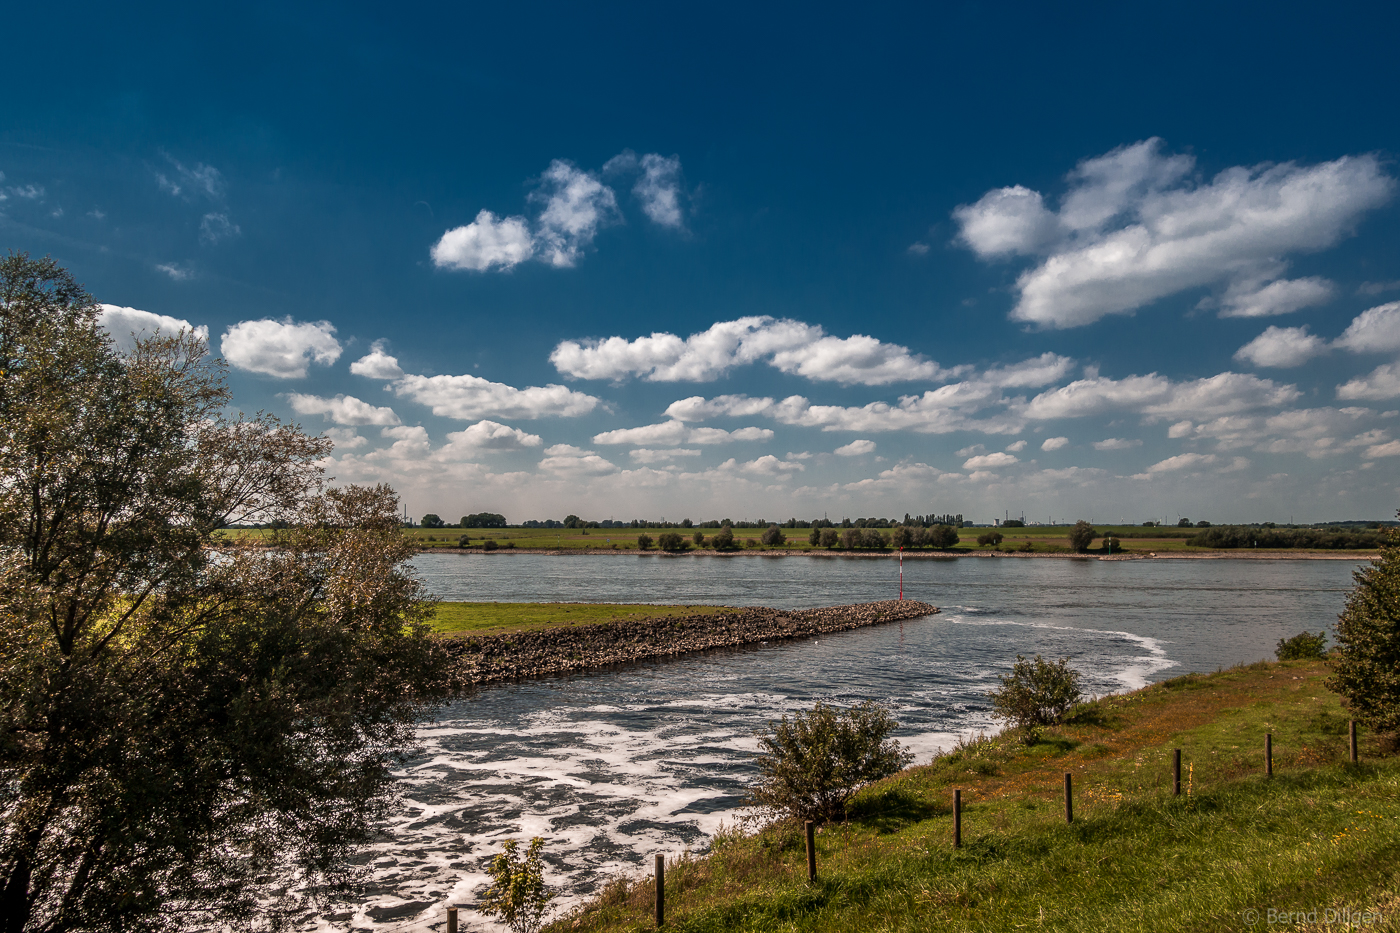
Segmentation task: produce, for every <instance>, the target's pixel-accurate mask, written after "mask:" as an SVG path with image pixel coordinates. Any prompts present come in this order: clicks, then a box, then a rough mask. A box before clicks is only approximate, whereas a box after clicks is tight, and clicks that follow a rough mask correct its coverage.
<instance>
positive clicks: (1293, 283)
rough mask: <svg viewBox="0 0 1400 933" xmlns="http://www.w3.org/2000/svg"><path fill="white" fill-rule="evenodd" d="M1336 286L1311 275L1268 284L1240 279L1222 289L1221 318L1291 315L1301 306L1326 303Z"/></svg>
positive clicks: (1307, 306)
mask: <svg viewBox="0 0 1400 933" xmlns="http://www.w3.org/2000/svg"><path fill="white" fill-rule="evenodd" d="M1334 292H1335V288H1334V286H1333V284H1332V283H1331V282H1329V281H1328V280H1327V279H1324V278H1321V277H1319V276H1312V277H1310V278H1306V279H1278V280H1277V281H1274V282H1270V283H1268V284H1267V285H1261V284H1260V282H1259V281H1258V280H1251V279H1243V280H1240V281H1237V282H1234V283H1232V284H1231V285H1230V287H1229V288H1227V289H1226V290H1225V296H1224V297H1223V298H1222V299H1221V301H1220V305H1221V309H1220V316H1221V317H1269V316H1270V315H1274V314H1291V313H1293V312H1294V311H1299V310H1301V309H1303V308H1311V307H1312V306H1314V305H1321V304H1326V303H1327V302H1329V301H1331V300H1332V295H1333V293H1334Z"/></svg>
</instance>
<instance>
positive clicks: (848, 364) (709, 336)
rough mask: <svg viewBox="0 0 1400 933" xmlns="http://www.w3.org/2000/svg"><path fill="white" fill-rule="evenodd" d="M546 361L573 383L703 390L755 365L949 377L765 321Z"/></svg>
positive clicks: (593, 344)
mask: <svg viewBox="0 0 1400 933" xmlns="http://www.w3.org/2000/svg"><path fill="white" fill-rule="evenodd" d="M549 360H550V362H551V363H553V364H554V366H555V368H556V369H558V370H559V371H560V372H561V373H564V374H565V375H567V376H573V377H574V378H577V379H622V378H624V377H626V376H638V377H640V378H642V379H645V380H648V381H651V382H678V381H689V382H708V381H711V380H714V379H717V378H719V377H720V376H722V375H724V374H725V373H726V372H728V371H729V370H730V369H732V368H734V367H735V366H741V365H746V364H749V363H755V362H759V361H764V362H767V363H768V364H769V365H770V366H773V367H774V368H776V369H779V370H781V371H783V372H785V373H792V374H795V375H800V376H804V377H806V378H808V379H813V380H819V381H829V382H839V383H842V384H845V385H850V384H856V383H858V384H861V385H886V384H888V383H891V382H908V381H915V380H933V379H937V378H939V377H940V376H943V375H946V374H948V371H945V370H943V369H942V368H941V367H940V366H939V365H938V364H937V363H935V362H933V361H932V360H927V359H924V358H923V357H921V356H917V355H915V354H913V353H911V352H910V351H909V350H908V349H907V348H906V347H902V346H899V345H897V344H889V343H884V342H882V341H880V340H878V339H876V338H874V337H868V336H865V335H860V334H857V335H855V336H852V337H846V338H839V337H831V336H828V335H827V334H826V333H825V332H824V331H823V330H822V328H821V327H818V326H815V325H810V324H804V323H802V322H800V321H794V320H790V319H776V318H772V317H768V316H755V317H744V318H739V319H737V320H733V321H721V322H719V323H716V324H714V325H712V326H711V327H710V328H709V329H708V330H705V331H702V332H700V333H696V334H691V335H690V336H689V337H685V338H681V337H679V336H677V335H675V334H670V333H664V332H658V333H653V334H651V335H650V336H647V337H638V338H636V339H634V340H628V339H626V338H624V337H607V338H603V339H597V340H584V341H578V340H565V341H563V342H561V343H560V344H559V345H558V346H556V347H555V348H554V352H553V353H551V354H550V356H549Z"/></svg>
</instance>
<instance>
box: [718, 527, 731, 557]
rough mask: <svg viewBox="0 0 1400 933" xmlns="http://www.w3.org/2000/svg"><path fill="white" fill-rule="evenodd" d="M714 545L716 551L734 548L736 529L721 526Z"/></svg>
mask: <svg viewBox="0 0 1400 933" xmlns="http://www.w3.org/2000/svg"><path fill="white" fill-rule="evenodd" d="M714 545H715V550H716V551H728V550H729V549H731V548H732V547H734V529H733V528H731V527H729V526H728V525H721V526H720V529H719V531H717V532H715V537H714Z"/></svg>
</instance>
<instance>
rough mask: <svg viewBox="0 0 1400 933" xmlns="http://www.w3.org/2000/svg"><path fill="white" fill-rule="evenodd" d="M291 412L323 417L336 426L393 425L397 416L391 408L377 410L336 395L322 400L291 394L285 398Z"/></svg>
mask: <svg viewBox="0 0 1400 933" xmlns="http://www.w3.org/2000/svg"><path fill="white" fill-rule="evenodd" d="M287 401H288V402H290V403H291V406H292V410H293V411H295V412H296V413H297V414H299V415H324V416H325V417H326V418H327V419H328V420H330V421H334V422H335V423H336V424H349V425H362V424H375V425H395V424H398V423H399V416H398V415H396V414H394V410H393V409H392V408H379V407H377V406H374V405H371V404H369V403H368V402H362V401H360V400H359V399H357V398H355V396H353V395H337V396H336V397H335V398H322V397H321V396H319V395H302V394H301V393H300V392H292V393H291V394H289V395H288V396H287Z"/></svg>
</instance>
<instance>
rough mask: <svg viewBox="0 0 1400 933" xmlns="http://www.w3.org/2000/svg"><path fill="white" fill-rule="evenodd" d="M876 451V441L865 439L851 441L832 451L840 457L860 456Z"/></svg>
mask: <svg viewBox="0 0 1400 933" xmlns="http://www.w3.org/2000/svg"><path fill="white" fill-rule="evenodd" d="M874 452H875V442H874V441H865V440H859V441H851V442H850V443H849V444H845V445H843V446H841V447H838V448H836V449H835V450H833V451H832V453H834V454H836V456H838V457H860V456H864V455H865V454H869V453H874Z"/></svg>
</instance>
